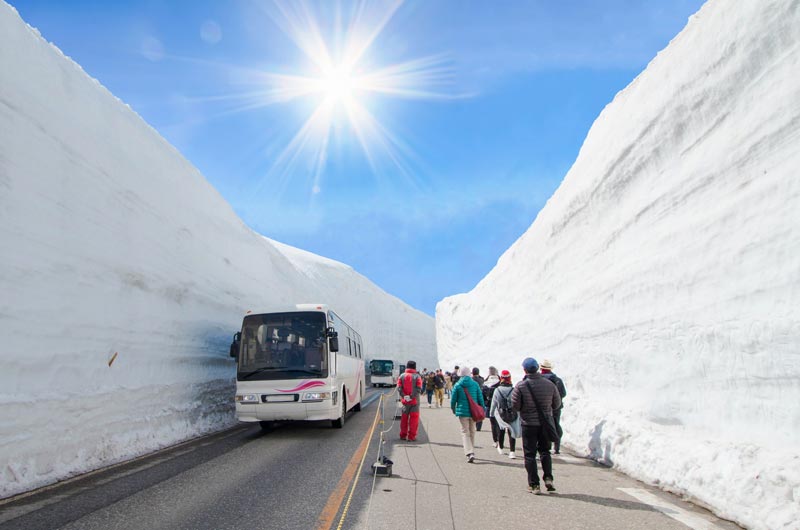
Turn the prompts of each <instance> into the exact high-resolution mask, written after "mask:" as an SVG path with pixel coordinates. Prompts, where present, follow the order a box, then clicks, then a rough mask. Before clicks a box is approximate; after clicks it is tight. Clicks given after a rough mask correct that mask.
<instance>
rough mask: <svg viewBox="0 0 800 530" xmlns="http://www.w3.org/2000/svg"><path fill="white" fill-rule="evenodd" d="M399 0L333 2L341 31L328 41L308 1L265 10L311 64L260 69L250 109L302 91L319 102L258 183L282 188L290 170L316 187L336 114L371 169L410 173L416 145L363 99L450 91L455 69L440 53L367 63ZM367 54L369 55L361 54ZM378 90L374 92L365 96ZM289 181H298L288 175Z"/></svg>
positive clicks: (288, 98) (438, 96)
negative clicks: (295, 68)
mask: <svg viewBox="0 0 800 530" xmlns="http://www.w3.org/2000/svg"><path fill="white" fill-rule="evenodd" d="M401 4H402V2H401V1H393V2H391V3H388V4H383V5H379V6H376V5H375V4H372V3H367V2H359V3H357V4H347V5H348V6H349V7H352V9H349V16H348V17H347V20H346V21H345V20H344V18H345V17H343V16H342V11H343V8H342V6H341V5H337V9H336V13H337V16H336V17H334V18H335V20H336V22H335V23H334V26H335V27H334V28H333V31H334V33H335V34H337V35H341V37H342V38H340V39H338V40H339V41H340V42H342V45H341V46H339V47H338V48H334V47H333V46H331V45H330V44H329V42H328V41H327V40H326V38H325V36H326V34H325V33H324V32H323V31H322V27H321V24H320V20H322V18H321V17H320V16H319V14H317V13H315V12H314V10H313V9H312V7H311V5H310V4H308V3H305V2H295V1H292V2H288V1H287V2H282V1H276V2H274V3H272V4H271V5H270V6H269V7H265V8H264V11H265V13H266V14H267V15H269V16H270V18H272V19H273V21H274V22H275V23H276V25H277V26H278V27H280V28H281V30H282V31H283V32H284V34H285V35H286V36H287V37H288V38H289V39H290V40H291V41H292V42H293V43H294V44H295V45H296V46H297V48H298V49H299V50H300V51H301V52H302V53H303V54H304V55H305V57H306V58H307V59H308V60H309V64H310V65H311V67H310V69H309V70H308V71H305V72H298V73H296V74H295V73H292V74H287V73H278V72H259V73H258V74H257V75H256V76H255V77H256V82H257V83H258V84H259V85H260V88H258V89H257V90H255V91H253V92H249V93H248V94H246V95H244V99H245V100H246V101H247V104H246V105H245V106H244V107H242V108H247V109H252V108H253V107H257V106H262V105H274V104H286V103H289V102H292V101H295V100H299V99H303V98H316V100H317V101H318V103H316V107H315V108H314V109H313V111H311V113H310V115H309V116H308V118H307V119H306V121H305V123H303V125H302V126H301V127H300V128H299V130H297V131H296V132H295V133H294V135H293V137H292V139H291V140H290V141H289V142H288V143H287V144H286V145H285V147H283V148H282V150H281V151H280V153H279V154H278V155H277V156H276V157H275V158H274V159H273V160H272V161H271V166H270V168H269V170H268V171H267V172H266V174H265V176H264V178H263V179H262V180H261V185H263V184H264V183H265V182H269V183H270V187H272V188H275V187H277V189H279V190H282V189H284V188H285V187H286V185H287V183H288V182H289V181H290V180H291V181H294V180H295V179H296V178H301V177H302V178H304V179H307V180H306V181H307V182H308V183H309V184H310V185H309V186H308V190H309V192H310V193H312V194H316V193H319V192H320V191H321V190H322V178H323V176H324V173H325V169H326V166H327V161H328V150H329V147H330V144H331V135H332V133H333V130H334V125H335V124H336V121H337V120H340V119H341V120H345V121H346V123H347V125H348V126H349V127H348V131H349V132H351V133H352V135H353V137H354V139H355V140H356V141H357V142H358V143H359V145H360V148H361V150H362V151H363V153H364V155H365V158H366V160H367V161H368V162H369V164H370V166H371V167H372V170H373V173H374V174H379V173H381V172H382V171H383V170H385V169H386V168H394V171H393V173H395V174H400V175H402V176H403V177H405V178H407V179H409V180H411V181H415V179H416V175H415V174H414V172H413V171H412V170H411V166H412V164H411V161H412V160H414V159H415V155H414V152H413V150H412V149H411V148H409V147H408V146H407V145H406V144H405V142H403V141H402V139H400V138H399V137H398V136H397V135H396V134H394V133H393V132H392V131H391V130H390V129H389V128H388V127H387V126H386V125H384V124H382V123H381V122H380V121H379V120H378V119H377V118H376V115H375V114H374V112H373V110H374V109H371V108H369V105H368V104H367V101H368V100H369V101H370V102H371V104H373V105H374V104H376V103H375V102H376V101H377V102H378V104H379V102H380V100H381V99H382V98H403V99H450V98H453V97H458V96H454V95H452V94H447V93H445V92H444V90H446V89H447V88H449V87H450V86H451V85H452V77H453V71H452V68H451V67H450V66H449V63H448V60H447V57H446V56H444V55H435V56H427V57H422V58H416V59H411V60H408V61H404V62H400V63H396V64H389V65H385V66H379V67H372V68H370V67H369V65H368V64H366V63H367V62H370V63H371V64H374V60H375V56H377V55H378V54H377V53H375V50H374V48H375V46H374V45H375V41H376V39H377V38H378V37H379V36H380V35H381V33H382V32H383V31H384V29H385V28H386V26H387V24H388V23H389V22H390V21H391V19H392V18H393V17H394V15H395V13H396V12H397V11H398V9H399V8H400V7H401ZM368 54H369V55H370V59H371V61H365V60H364V59H365V57H366V56H367V55H368ZM370 95H378V96H380V97H378V98H370V97H368V96H370ZM292 188H294V189H296V188H297V186H296V184H295V183H294V182H293V185H292Z"/></svg>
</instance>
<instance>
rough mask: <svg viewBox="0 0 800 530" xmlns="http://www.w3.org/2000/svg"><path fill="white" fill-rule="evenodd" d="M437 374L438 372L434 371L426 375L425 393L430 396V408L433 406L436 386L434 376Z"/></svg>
mask: <svg viewBox="0 0 800 530" xmlns="http://www.w3.org/2000/svg"><path fill="white" fill-rule="evenodd" d="M435 376H436V374H435V373H434V372H433V371H430V372H428V374H427V375H426V376H425V394H427V396H428V408H431V407H432V406H433V405H432V403H433V391H434V389H435V388H436V385H435V384H434V382H433V378H434V377H435Z"/></svg>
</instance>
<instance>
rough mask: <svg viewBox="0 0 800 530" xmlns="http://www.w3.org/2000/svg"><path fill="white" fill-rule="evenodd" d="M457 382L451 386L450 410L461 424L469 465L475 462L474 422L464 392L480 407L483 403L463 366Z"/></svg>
mask: <svg viewBox="0 0 800 530" xmlns="http://www.w3.org/2000/svg"><path fill="white" fill-rule="evenodd" d="M458 375H459V376H460V377H459V379H458V382H457V383H456V384H455V385H453V393H452V395H451V397H450V408H451V409H452V411H453V414H455V415H456V417H457V418H458V421H459V422H460V423H461V442H462V444H463V445H464V454H465V455H467V462H469V463H470V464H471V463H472V462H474V461H475V421H474V420H473V419H472V414H470V411H469V400H468V399H467V394H466V392H469V395H470V396H471V397H472V400H473V401H475V403H477V404H478V405H480V406H481V407H483V406H484V403H483V392H481V387H480V386H479V385H478V383H476V382H475V380H474V379H472V378H471V377H470V370H469V368H468V367H466V366H464V367H463V368H461V370H460V371H459V374H458Z"/></svg>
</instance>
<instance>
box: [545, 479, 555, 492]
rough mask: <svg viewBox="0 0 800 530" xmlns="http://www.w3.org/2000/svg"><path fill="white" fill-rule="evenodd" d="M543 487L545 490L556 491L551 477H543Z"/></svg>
mask: <svg viewBox="0 0 800 530" xmlns="http://www.w3.org/2000/svg"><path fill="white" fill-rule="evenodd" d="M544 487H545V488H547V491H556V487H555V486H553V479H551V478H546V479H544Z"/></svg>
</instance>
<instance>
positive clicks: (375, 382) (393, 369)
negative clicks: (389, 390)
mask: <svg viewBox="0 0 800 530" xmlns="http://www.w3.org/2000/svg"><path fill="white" fill-rule="evenodd" d="M369 370H370V372H371V373H372V376H371V377H370V382H371V383H372V386H379V385H380V386H384V385H388V386H394V385H396V384H397V378H398V377H399V376H400V370H399V366H398V364H397V363H396V362H394V361H392V360H389V359H373V360H372V361H370V362H369Z"/></svg>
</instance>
